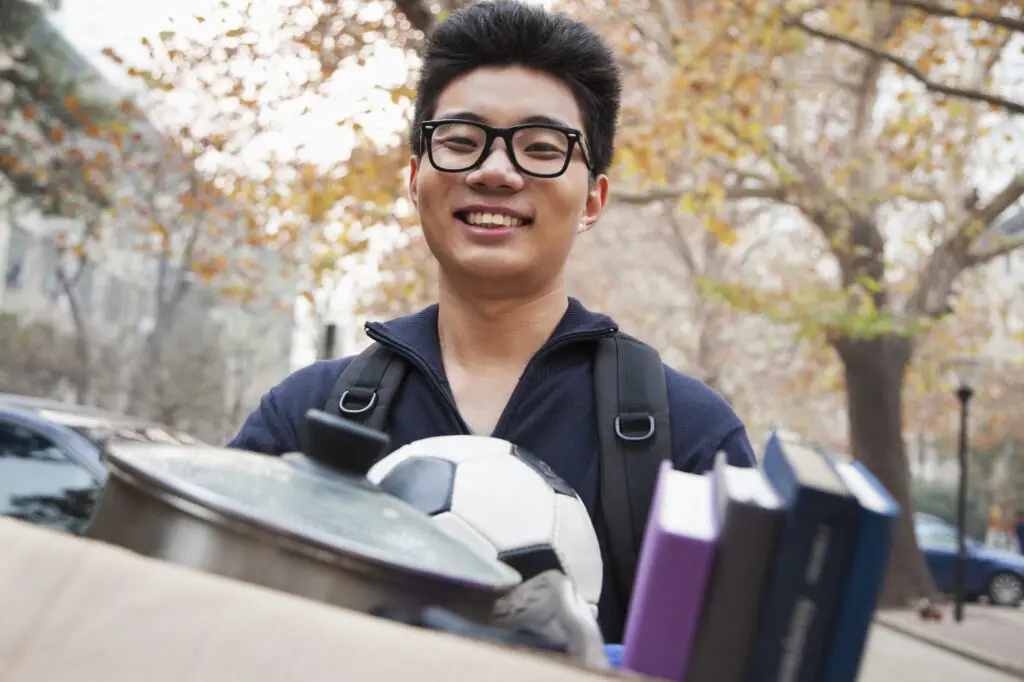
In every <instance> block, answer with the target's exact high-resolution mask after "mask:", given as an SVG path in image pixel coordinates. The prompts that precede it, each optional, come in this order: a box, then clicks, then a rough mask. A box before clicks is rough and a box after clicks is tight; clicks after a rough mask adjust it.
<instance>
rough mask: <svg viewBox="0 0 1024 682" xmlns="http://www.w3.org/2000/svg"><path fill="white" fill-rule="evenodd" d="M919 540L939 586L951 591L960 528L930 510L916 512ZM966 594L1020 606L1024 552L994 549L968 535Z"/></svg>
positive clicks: (916, 528) (1023, 589) (1002, 604)
mask: <svg viewBox="0 0 1024 682" xmlns="http://www.w3.org/2000/svg"><path fill="white" fill-rule="evenodd" d="M914 526H915V531H916V534H917V544H918V546H919V547H920V548H921V551H922V552H923V553H924V558H925V562H926V563H927V564H928V569H929V571H931V574H932V580H933V581H934V582H935V587H936V588H937V589H938V590H939V591H940V592H945V593H947V594H951V593H952V592H953V589H954V582H955V576H956V555H957V538H956V528H955V527H954V526H952V525H950V524H948V523H946V522H945V521H943V520H942V519H940V518H938V517H936V516H931V515H929V514H920V513H918V514H915V515H914ZM965 554H966V564H965V569H966V570H965V571H964V588H965V590H964V591H965V595H966V597H967V598H968V599H971V600H977V599H980V598H981V597H987V598H988V599H989V600H990V601H991V602H992V603H993V604H997V605H1000V606H1019V605H1020V603H1021V601H1024V555H1020V554H1013V553H1011V552H1007V551H1004V550H999V549H991V548H989V547H986V546H985V545H983V544H982V543H980V542H978V541H977V540H974V539H972V538H965Z"/></svg>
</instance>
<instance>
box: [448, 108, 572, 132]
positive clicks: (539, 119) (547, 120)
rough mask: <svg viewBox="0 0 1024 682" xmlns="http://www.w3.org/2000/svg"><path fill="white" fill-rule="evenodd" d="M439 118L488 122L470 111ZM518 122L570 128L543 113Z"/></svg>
mask: <svg viewBox="0 0 1024 682" xmlns="http://www.w3.org/2000/svg"><path fill="white" fill-rule="evenodd" d="M438 118H439V119H453V118H454V119H460V120H463V121H475V122H476V123H489V121H487V119H486V118H484V117H483V116H481V115H480V114H477V113H474V112H472V111H447V112H445V113H444V115H442V116H438ZM519 123H520V124H526V123H541V124H546V125H556V126H563V127H565V128H572V127H573V126H570V125H569V124H568V123H566V122H565V121H562V120H561V119H557V118H553V117H551V116H545V115H543V114H535V115H533V116H527V117H526V118H523V119H521V120H520V121H519Z"/></svg>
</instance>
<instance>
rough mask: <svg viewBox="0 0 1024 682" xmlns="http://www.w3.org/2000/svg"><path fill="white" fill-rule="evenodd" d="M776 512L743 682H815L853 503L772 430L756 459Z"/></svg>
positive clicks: (813, 457)
mask: <svg viewBox="0 0 1024 682" xmlns="http://www.w3.org/2000/svg"><path fill="white" fill-rule="evenodd" d="M762 468H763V470H764V473H765V476H766V477H767V478H768V480H769V482H770V483H771V484H772V486H773V487H774V488H775V490H776V492H777V494H778V496H779V498H780V500H781V502H782V508H783V514H784V520H783V522H782V528H781V529H780V532H779V537H778V546H777V551H776V554H775V560H774V566H773V568H772V571H771V577H770V578H769V580H768V587H767V590H766V593H765V598H764V602H763V604H762V607H761V615H760V623H759V627H758V634H757V638H756V639H755V643H754V652H753V656H752V659H751V665H750V667H749V674H748V680H749V682H820V680H821V678H820V674H821V672H822V667H823V665H824V658H825V655H826V653H827V651H828V648H829V646H830V644H831V634H832V630H833V628H832V627H831V626H832V625H833V624H834V623H835V620H836V613H837V611H838V608H839V603H840V599H841V592H842V590H843V587H844V583H845V581H846V577H847V570H848V567H849V564H850V558H851V556H852V553H853V545H854V542H855V540H856V537H857V533H856V531H857V527H858V522H859V518H860V505H859V504H858V503H857V501H856V499H855V498H854V497H853V496H852V495H851V494H850V491H849V490H848V489H847V487H846V485H845V484H844V483H843V481H842V479H841V478H840V476H839V474H838V473H837V471H836V469H835V467H834V466H833V463H832V461H831V459H830V458H828V457H827V456H826V455H824V454H822V453H819V452H816V451H815V450H812V449H810V448H808V447H805V446H802V445H800V444H798V443H789V442H784V441H782V440H781V439H780V438H779V436H778V434H777V433H773V434H772V435H771V437H770V438H769V440H768V443H767V444H766V446H765V453H764V457H763V462H762Z"/></svg>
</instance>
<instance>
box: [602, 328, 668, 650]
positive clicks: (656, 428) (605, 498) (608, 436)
mask: <svg viewBox="0 0 1024 682" xmlns="http://www.w3.org/2000/svg"><path fill="white" fill-rule="evenodd" d="M594 390H595V394H596V396H595V397H596V405H597V418H598V429H599V431H598V435H599V440H600V448H601V475H600V491H601V511H602V515H603V516H604V521H605V524H606V526H607V529H608V540H609V549H610V554H611V564H612V565H611V569H612V577H613V579H614V582H615V584H616V586H617V588H618V592H619V594H620V595H621V598H622V602H623V605H624V606H626V607H628V604H629V599H630V597H631V595H632V592H633V579H634V577H635V575H636V566H637V560H638V559H639V555H640V546H641V543H642V542H643V536H644V531H645V529H646V525H647V515H648V513H649V512H650V508H651V497H652V496H653V494H654V486H655V483H656V482H657V478H658V469H659V467H660V465H661V462H662V461H663V460H665V459H671V457H672V427H671V423H670V417H669V405H668V389H667V387H666V385H665V368H664V366H663V365H662V362H661V356H660V355H659V354H658V351H656V350H655V349H654V348H651V347H650V346H648V345H646V344H644V343H641V342H640V341H637V340H636V339H634V338H632V337H630V336H627V335H625V334H617V335H616V336H613V337H608V338H605V339H601V340H600V341H598V348H597V355H596V356H595V359H594ZM605 634H606V636H609V635H610V636H613V637H614V636H621V633H615V634H612V633H605Z"/></svg>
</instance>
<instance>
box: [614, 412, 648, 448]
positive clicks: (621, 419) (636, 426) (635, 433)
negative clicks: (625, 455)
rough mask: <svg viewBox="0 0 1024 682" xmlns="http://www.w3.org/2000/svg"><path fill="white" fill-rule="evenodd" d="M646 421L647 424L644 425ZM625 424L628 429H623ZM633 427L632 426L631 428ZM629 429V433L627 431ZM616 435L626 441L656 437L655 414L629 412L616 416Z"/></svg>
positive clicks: (639, 440)
mask: <svg viewBox="0 0 1024 682" xmlns="http://www.w3.org/2000/svg"><path fill="white" fill-rule="evenodd" d="M645 422H646V426H645V425H644V424H645ZM623 425H625V426H626V429H625V430H623ZM630 427H632V428H630ZM626 431H628V432H629V433H626ZM615 435H616V436H618V437H619V438H621V439H622V440H625V441H630V442H633V443H638V442H641V441H645V440H648V439H650V438H653V437H654V415H651V414H648V413H647V412H627V413H625V414H620V415H619V416H618V417H616V418H615Z"/></svg>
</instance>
